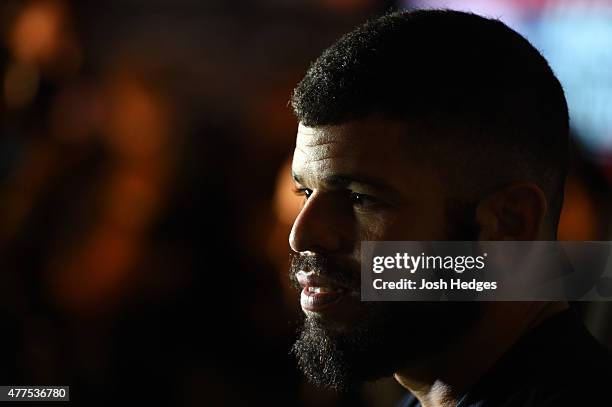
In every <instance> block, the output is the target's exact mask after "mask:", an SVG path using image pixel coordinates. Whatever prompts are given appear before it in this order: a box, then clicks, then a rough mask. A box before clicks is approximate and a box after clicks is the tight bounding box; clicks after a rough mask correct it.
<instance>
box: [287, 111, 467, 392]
mask: <svg viewBox="0 0 612 407" xmlns="http://www.w3.org/2000/svg"><path fill="white" fill-rule="evenodd" d="M408 140H410V134H409V130H408V126H407V125H406V124H405V123H402V122H398V121H391V120H388V119H385V118H382V117H380V116H374V115H372V116H369V117H367V118H365V119H361V120H356V121H352V122H347V123H345V124H341V125H336V126H321V127H317V128H310V127H306V126H303V125H300V126H299V128H298V134H297V140H296V148H295V152H294V156H293V165H292V171H293V175H294V180H295V188H296V190H297V191H298V193H301V194H303V195H304V205H303V207H302V209H301V211H300V213H299V215H298V216H297V218H296V219H295V222H294V224H293V228H292V230H291V235H290V237H289V242H290V246H291V248H292V250H293V251H294V252H295V253H294V255H293V258H292V266H291V270H290V276H291V279H292V281H293V282H294V285H295V286H296V287H298V288H299V289H300V290H302V292H301V297H300V303H301V306H302V309H303V311H304V314H305V323H304V328H303V330H302V333H301V336H300V339H299V340H298V341H297V342H296V344H295V345H294V349H293V350H294V353H295V354H296V356H297V359H298V363H299V364H300V366H301V368H302V370H304V372H305V373H306V375H307V376H308V377H309V378H310V379H311V380H312V381H313V382H315V383H318V384H321V385H325V386H330V387H336V388H346V387H347V386H351V385H353V384H354V383H355V382H357V381H360V380H364V379H373V378H377V377H379V376H383V375H389V374H391V373H393V372H394V371H395V370H396V369H398V368H400V367H402V365H403V364H405V363H408V362H410V361H411V360H414V361H417V360H420V359H422V358H423V357H425V355H427V354H431V352H433V351H435V350H436V349H437V348H439V347H441V346H443V345H444V343H446V342H447V341H448V340H450V338H449V337H448V336H449V335H453V334H458V333H459V332H460V331H461V330H462V329H463V328H464V327H466V326H467V325H468V324H469V322H471V321H472V320H473V319H474V316H475V314H476V311H475V309H474V308H475V306H474V305H469V304H452V303H446V304H442V303H439V304H433V303H428V304H426V303H416V302H415V303H383V302H381V303H367V302H361V301H360V296H359V292H360V283H359V274H360V263H359V260H360V246H361V242H362V241H364V240H459V239H462V240H472V239H474V236H472V235H471V234H470V235H469V236H466V235H465V233H468V232H466V231H465V230H463V229H462V227H459V228H458V227H457V225H459V224H465V223H466V219H461V220H460V222H459V220H457V222H454V221H455V220H454V219H449V216H448V214H449V208H448V207H447V201H448V197H447V196H446V195H445V191H446V189H445V187H444V182H443V181H444V180H443V179H442V177H441V176H440V175H439V173H437V172H436V171H435V170H434V169H435V168H436V163H435V162H431V163H427V157H423V156H422V151H423V150H421V149H419V148H418V146H416V145H415V146H413V148H411V147H410V143H409V141H408ZM468 216H469V215H468ZM470 222H473V219H469V220H467V223H468V224H469V223H470ZM454 223H457V224H454ZM468 230H470V231H471V230H473V229H471V228H468ZM464 232H465V233H464ZM440 335H443V336H445V337H443V338H440Z"/></svg>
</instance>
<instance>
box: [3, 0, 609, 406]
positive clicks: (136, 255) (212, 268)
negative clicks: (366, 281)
mask: <svg viewBox="0 0 612 407" xmlns="http://www.w3.org/2000/svg"><path fill="white" fill-rule="evenodd" d="M451 3H457V4H459V3H461V2H451ZM463 3H466V2H463ZM474 3H481V2H474ZM490 3H496V4H497V3H498V5H499V7H500V8H499V10H500V15H502V16H503V12H505V11H504V10H507V9H508V7H510V8H511V7H516V9H517V10H518V9H520V12H521V13H522V14H520V16H519V17H521V18H522V20H521V21H527V22H528V23H530V24H532V25H531V26H530V27H531V29H532V30H534V28H533V27H534V25H533V24H535V23H534V22H536V23H537V22H538V21H540V20H538V19H540V18H541V17H542V16H543V15H545V14H546V13H547V12H548V13H549V14H550V10H547V9H544V8H542V7H543V6H542V3H543V2H538V1H530V2H519V1H516V2H511V1H497V2H489V4H490ZM519 3H520V4H521V7H524V6H525V5H526V4H527V5H528V6H529V7H527V8H521V7H519ZM565 3H573V2H565ZM565 3H564V4H565ZM575 3H579V2H575ZM409 5H410V2H406V1H400V2H394V1H372V0H311V1H307V0H295V1H289V0H258V1H256V0H251V1H246V0H244V1H227V0H226V1H222V0H209V1H203V0H174V1H169V0H167V1H162V0H147V1H144V0H123V1H118V0H112V1H97V2H93V1H78V2H77V1H71V2H70V1H12V0H7V1H3V2H2V3H1V5H0V29H1V35H2V37H1V38H2V43H1V45H2V47H1V48H0V75H1V79H2V95H1V99H0V100H1V101H0V129H1V133H0V317H1V322H2V328H1V329H2V331H1V332H2V334H1V338H2V339H1V342H2V343H1V345H2V346H1V348H0V360H1V361H2V362H1V364H0V384H3V385H52V384H53V385H70V386H71V399H72V403H73V404H79V405H81V404H83V405H89V406H94V405H114V404H116V403H118V402H119V400H120V399H121V400H126V401H127V404H128V405H129V404H133V405H147V404H164V405H186V406H196V405H203V406H216V405H230V406H234V405H236V406H237V405H297V406H299V405H302V406H340V405H351V406H372V407H378V406H380V407H383V406H391V405H393V403H394V402H395V401H396V400H397V399H398V397H400V396H401V395H402V393H403V391H402V389H401V388H400V387H399V386H398V385H397V384H395V383H394V382H393V381H392V380H390V379H387V380H381V381H380V382H377V383H375V384H373V385H368V386H365V387H364V389H363V390H362V391H361V392H357V393H354V394H349V395H345V396H337V395H334V394H332V393H329V392H326V391H322V390H317V389H314V388H312V387H311V386H309V385H308V384H306V383H304V381H303V380H302V378H301V376H300V374H299V372H297V371H296V369H295V367H294V361H293V360H292V359H291V358H290V357H289V355H288V352H289V348H290V346H291V344H292V342H293V340H294V336H295V330H296V329H297V322H296V321H297V320H298V316H299V313H300V310H299V303H298V302H299V300H298V293H296V292H294V291H292V289H290V288H289V286H288V280H287V277H286V276H287V271H286V270H287V264H288V252H289V248H288V243H287V238H288V233H289V229H290V227H291V223H292V221H293V218H294V217H295V214H296V213H297V208H298V206H297V205H298V204H297V202H298V199H297V198H296V197H294V196H293V195H292V192H291V189H290V182H289V170H288V163H289V161H288V160H289V159H290V157H291V153H292V147H293V143H294V135H295V130H296V123H295V121H294V119H293V117H292V115H291V111H290V109H289V108H288V107H287V101H288V99H289V95H290V93H291V90H292V88H293V87H294V86H295V84H296V83H297V82H298V81H299V79H300V78H301V76H302V75H303V74H304V72H305V70H306V68H307V66H308V64H309V62H310V61H311V60H313V59H314V58H316V57H317V56H318V54H319V53H320V52H321V51H322V49H324V48H325V47H326V46H327V45H329V44H331V43H332V42H333V40H334V39H335V38H337V37H338V36H339V35H340V34H341V33H343V32H345V31H347V30H349V29H350V28H351V27H353V26H354V25H355V24H357V23H360V22H362V21H364V20H365V19H366V18H368V17H369V16H372V15H375V14H379V13H382V12H383V11H385V10H388V9H389V8H390V7H392V6H397V7H405V6H409ZM515 11H516V10H515ZM591 11H593V10H591ZM595 11H596V12H597V13H598V15H599V14H600V10H595ZM512 18H516V15H515V14H513V15H512ZM513 21H514V20H513ZM572 21H576V20H573V19H569V22H570V28H572V27H574V26H572V25H571V22H572ZM610 21H612V19H611V20H610ZM582 23H584V21H582ZM582 23H581V22H580V20H578V22H576V23H575V28H576V33H580V32H581V31H580V28H581V27H583V26H582V25H580V24H582ZM538 27H540V26H538ZM540 31H542V30H540ZM532 32H535V31H532ZM576 35H578V34H576ZM595 42H596V41H595ZM587 43H589V41H587ZM590 43H593V41H590ZM546 44H549V46H550V42H549V43H546ZM604 45H605V44H604ZM576 47H578V49H579V50H581V51H585V52H586V51H588V50H584V49H583V48H584V47H582V48H581V46H580V45H577V46H576ZM576 47H574V48H571V47H567V49H566V50H565V51H563V50H561V51H559V49H554V47H552V46H550V47H549V48H550V49H552V50H553V51H554V52H556V53H555V54H554V55H555V58H556V60H558V61H561V62H562V61H564V59H562V58H560V57H559V55H561V56H563V57H565V58H566V59H565V60H568V59H569V60H571V59H572V58H573V55H572V54H571V51H572V49H573V50H574V51H575V50H576ZM562 48H563V47H562ZM602 49H605V47H603V48H601V49H599V48H596V47H595V46H594V47H593V50H592V53H591V54H589V53H588V52H586V55H587V56H586V58H587V61H586V63H585V64H586V65H585V66H586V67H587V68H593V67H597V68H598V69H599V71H594V70H593V69H586V70H584V71H583V72H582V73H580V72H579V73H576V74H574V76H571V75H570V74H567V75H568V76H567V77H568V78H569V79H568V81H569V82H571V81H574V80H578V82H577V83H576V82H571V83H570V86H571V89H572V90H573V89H598V90H600V89H601V88H603V89H604V90H605V89H610V84H609V83H607V84H606V83H603V82H601V78H602V77H601V74H600V71H601V70H602V69H603V70H604V71H605V70H606V69H607V71H608V72H609V71H610V69H609V68H610V67H612V63H611V61H612V58H611V57H610V54H605V53H603V51H602ZM610 49H612V47H611V48H610ZM553 51H551V54H552V53H553ZM562 51H563V52H565V53H563V52H562ZM585 52H583V53H582V54H584V53H585ZM568 53H569V54H568ZM582 54H581V55H582ZM546 55H547V54H546V52H545V56H546ZM582 56H583V57H584V55H582ZM588 58H591V62H589V60H588ZM563 66H565V65H563V64H561V65H560V68H559V69H561V70H562V68H563ZM602 67H603V68H602ZM553 68H555V67H554V66H553ZM563 72H564V74H566V72H565V71H563ZM576 78H578V79H576ZM580 81H582V82H580ZM562 82H563V78H562ZM589 86H590V88H589ZM606 86H607V88H606ZM566 90H568V89H567V88H566ZM610 94H612V92H609V93H608V94H607V93H605V92H604V93H603V96H601V95H599V94H597V95H598V96H593V97H588V95H587V96H581V95H578V96H576V94H575V93H572V98H571V100H570V108H573V106H575V107H576V108H575V110H576V111H578V112H581V114H582V113H583V112H585V111H586V112H587V113H586V117H584V114H583V116H580V117H577V119H576V121H575V122H573V124H576V123H577V124H578V126H574V131H575V137H574V139H575V146H574V163H573V169H572V176H571V178H570V180H569V182H568V189H567V201H566V206H565V210H564V213H563V220H562V225H561V230H560V238H561V239H564V240H609V236H610V214H611V206H610V182H611V180H612V167H611V166H610V157H612V155H611V154H610V151H612V148H610V146H611V145H612V141H611V140H612V132H611V131H610V129H609V128H607V127H606V126H607V124H606V122H605V121H602V120H600V119H601V117H606V116H610V115H612V112H611V110H612V109H610V106H611V105H612V103H610V100H611V99H612V98H610ZM606 98H607V99H606ZM569 99H570V98H569V96H568V100H569ZM584 103H587V104H588V103H591V104H592V105H589V106H584ZM589 112H595V113H597V114H595V113H594V116H593V117H590V116H589ZM607 113H610V115H608V114H607ZM598 120H599V121H598ZM584 123H587V125H584ZM589 123H590V124H591V125H590V126H589V125H588V124H589ZM576 305H577V308H578V310H579V311H580V312H581V314H582V315H584V318H585V321H586V322H587V324H588V326H589V328H590V329H591V330H592V331H593V333H594V334H596V336H598V337H599V338H600V339H601V340H602V341H604V342H605V343H606V344H607V345H609V346H612V323H611V322H610V319H611V318H612V312H611V307H610V306H608V305H607V304H604V303H600V304H588V303H582V304H576Z"/></svg>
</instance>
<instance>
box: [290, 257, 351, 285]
mask: <svg viewBox="0 0 612 407" xmlns="http://www.w3.org/2000/svg"><path fill="white" fill-rule="evenodd" d="M289 256H290V260H291V263H290V266H289V280H290V281H291V285H292V286H293V287H294V288H295V289H297V290H301V289H302V287H301V286H300V284H299V283H298V281H297V276H296V275H297V273H298V272H299V271H305V272H307V273H308V272H314V273H315V274H317V275H320V276H325V277H328V278H330V279H331V280H334V281H336V282H337V283H338V284H342V285H344V286H347V287H350V288H352V289H354V290H356V291H359V289H360V287H361V275H360V272H361V265H360V264H359V262H356V261H354V260H340V259H336V258H333V257H331V256H326V255H323V254H309V255H305V254H301V253H290V254H289Z"/></svg>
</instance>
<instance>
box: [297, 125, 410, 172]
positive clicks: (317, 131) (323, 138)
mask: <svg viewBox="0 0 612 407" xmlns="http://www.w3.org/2000/svg"><path fill="white" fill-rule="evenodd" d="M410 144H411V143H410V130H409V129H408V126H407V125H406V123H403V122H398V121H391V120H387V119H384V118H380V117H370V118H367V119H361V120H356V121H352V122H347V123H343V124H340V125H330V126H320V127H308V126H304V125H303V124H301V123H300V125H299V126H298V133H297V139H296V147H295V151H294V156H293V171H294V172H295V173H298V174H300V175H301V176H304V177H308V176H315V177H316V176H317V175H319V174H323V173H348V174H351V173H356V172H358V173H366V174H368V175H372V176H377V177H381V178H385V179H389V178H392V177H393V175H394V174H395V175H397V172H398V171H401V172H402V173H403V172H405V171H406V170H407V169H409V168H410V167H412V169H414V163H413V162H412V160H411V159H410V154H409V150H411V149H410V147H409V145H410Z"/></svg>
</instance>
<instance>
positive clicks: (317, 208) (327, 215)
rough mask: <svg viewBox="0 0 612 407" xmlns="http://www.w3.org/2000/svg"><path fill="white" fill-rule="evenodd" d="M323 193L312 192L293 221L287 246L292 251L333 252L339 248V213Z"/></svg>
mask: <svg viewBox="0 0 612 407" xmlns="http://www.w3.org/2000/svg"><path fill="white" fill-rule="evenodd" d="M330 198H331V197H326V196H325V194H323V193H319V192H314V193H313V194H312V195H311V196H310V198H308V200H307V201H306V203H305V205H304V206H303V208H302V210H301V211H300V213H299V214H298V216H297V218H295V221H294V222H293V227H292V228H291V233H290V234H289V246H290V247H291V250H293V251H294V252H298V253H300V252H313V253H333V252H337V251H339V250H341V248H342V236H341V233H342V232H343V230H344V229H343V228H342V225H341V224H340V223H341V218H342V217H341V214H338V213H337V208H335V205H334V203H333V202H332V200H331V199H330Z"/></svg>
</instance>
